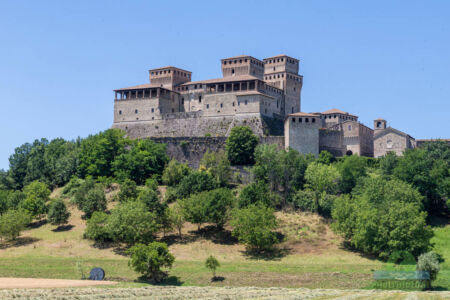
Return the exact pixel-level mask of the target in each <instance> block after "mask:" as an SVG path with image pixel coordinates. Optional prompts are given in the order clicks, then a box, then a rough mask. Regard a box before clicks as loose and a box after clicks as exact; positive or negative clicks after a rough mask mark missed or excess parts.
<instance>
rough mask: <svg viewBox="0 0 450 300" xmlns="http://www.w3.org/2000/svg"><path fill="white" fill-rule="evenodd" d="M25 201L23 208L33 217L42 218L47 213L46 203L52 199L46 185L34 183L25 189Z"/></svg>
mask: <svg viewBox="0 0 450 300" xmlns="http://www.w3.org/2000/svg"><path fill="white" fill-rule="evenodd" d="M23 191H24V193H25V196H26V198H25V200H24V201H23V202H22V203H21V207H22V208H23V209H25V210H26V211H28V212H29V213H30V215H31V216H32V217H38V219H41V218H42V216H43V215H44V214H45V213H47V205H46V202H47V201H48V200H49V199H50V198H49V197H50V193H51V192H50V190H49V189H48V187H47V185H46V184H45V183H42V182H39V181H33V182H32V183H30V184H29V185H27V186H26V187H25V188H24V189H23Z"/></svg>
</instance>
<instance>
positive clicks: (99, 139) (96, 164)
mask: <svg viewBox="0 0 450 300" xmlns="http://www.w3.org/2000/svg"><path fill="white" fill-rule="evenodd" d="M124 136H125V132H124V131H122V130H120V129H108V130H105V131H103V132H100V133H98V134H96V135H90V136H88V137H87V138H85V139H83V140H82V141H81V148H80V154H79V169H78V172H79V175H81V177H82V178H84V177H86V176H88V175H90V176H94V177H98V176H106V177H111V176H112V175H113V173H114V170H115V169H116V168H113V167H112V163H113V161H114V160H115V158H116V157H117V156H119V155H120V154H121V153H123V152H124V151H125V146H127V145H129V144H130V143H131V141H130V140H129V139H127V138H125V137H124Z"/></svg>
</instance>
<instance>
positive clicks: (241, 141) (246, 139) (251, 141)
mask: <svg viewBox="0 0 450 300" xmlns="http://www.w3.org/2000/svg"><path fill="white" fill-rule="evenodd" d="M257 144H258V137H257V136H256V135H255V134H254V133H253V131H252V130H251V129H250V127H248V126H235V127H233V128H232V129H231V132H230V135H229V136H228V138H227V140H226V143H225V149H226V151H227V155H228V159H229V160H230V162H231V164H233V165H249V164H253V163H254V161H255V159H254V151H255V147H256V145H257Z"/></svg>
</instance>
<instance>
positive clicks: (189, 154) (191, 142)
mask: <svg viewBox="0 0 450 300" xmlns="http://www.w3.org/2000/svg"><path fill="white" fill-rule="evenodd" d="M150 139H151V140H152V141H155V142H156V143H164V144H166V146H167V148H166V153H167V155H168V156H169V157H170V158H173V159H176V160H178V161H179V162H183V163H187V164H189V166H191V167H193V168H198V166H199V164H200V160H201V159H202V157H203V155H204V154H205V153H206V151H207V150H209V151H212V152H216V151H220V150H225V141H226V139H227V138H226V137H160V138H154V137H153V138H150ZM259 143H260V144H274V145H276V146H277V147H278V149H283V148H284V137H282V136H281V137H280V136H277V137H261V138H260V140H259Z"/></svg>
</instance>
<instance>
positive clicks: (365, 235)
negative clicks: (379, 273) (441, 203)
mask: <svg viewBox="0 0 450 300" xmlns="http://www.w3.org/2000/svg"><path fill="white" fill-rule="evenodd" d="M421 199H422V196H421V195H420V194H419V193H418V192H417V191H416V190H415V189H414V188H412V187H411V186H410V185H408V184H406V183H404V182H401V181H398V180H386V179H384V178H382V177H373V178H370V177H368V178H366V179H364V181H363V182H362V183H361V184H359V185H358V186H357V187H355V189H354V192H353V196H352V197H351V198H350V197H348V196H346V197H338V198H336V199H335V200H334V205H333V210H332V216H333V218H334V219H335V223H334V224H333V226H334V229H335V230H337V231H338V232H339V233H341V234H342V235H343V236H344V238H346V239H348V240H349V241H350V243H351V244H352V245H353V247H355V248H356V249H358V250H361V251H363V252H365V253H370V254H377V255H378V256H379V257H381V258H387V257H389V256H390V255H391V254H392V253H393V252H395V251H408V252H410V253H412V254H414V255H418V254H420V253H423V252H424V251H427V250H428V249H429V247H430V239H431V237H432V236H433V232H432V230H431V228H430V227H429V226H427V225H426V216H427V213H426V212H424V211H422V209H421Z"/></svg>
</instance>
